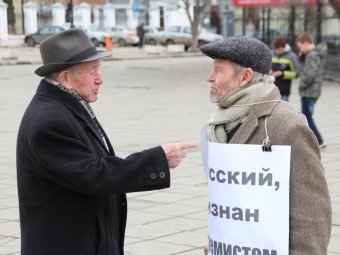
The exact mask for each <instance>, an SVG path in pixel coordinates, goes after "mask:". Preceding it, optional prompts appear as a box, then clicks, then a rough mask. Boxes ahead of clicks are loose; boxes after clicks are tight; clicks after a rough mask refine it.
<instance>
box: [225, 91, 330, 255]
mask: <svg viewBox="0 0 340 255" xmlns="http://www.w3.org/2000/svg"><path fill="white" fill-rule="evenodd" d="M275 99H280V94H279V91H278V89H277V88H274V89H273V91H272V92H271V93H270V94H269V95H268V96H267V97H266V98H265V99H264V101H269V100H275ZM266 116H268V119H267V130H268V135H269V138H270V140H271V144H272V145H291V172H290V223H289V224H290V226H289V232H290V234H289V255H326V254H327V246H328V243H329V239H330V233H331V227H332V219H331V202H330V197H329V193H328V187H327V183H326V179H325V174H324V169H323V166H322V164H321V160H320V150H319V145H318V142H317V140H316V138H315V136H314V134H313V133H312V131H311V130H310V129H309V127H308V126H307V124H306V123H305V121H304V119H303V118H302V117H301V115H299V114H298V112H297V110H295V109H294V108H293V107H292V106H291V105H290V104H289V103H286V102H284V101H282V102H271V103H265V104H260V105H256V106H254V108H253V110H252V111H251V112H250V114H249V115H248V116H247V117H246V118H245V119H244V121H243V123H242V125H241V126H240V127H239V128H238V130H237V131H236V133H235V134H234V136H233V137H232V139H231V140H230V143H235V144H262V142H263V140H264V139H265V138H266V134H265V118H266ZM268 153H270V152H268ZM277 220H278V221H279V220H280V219H277Z"/></svg>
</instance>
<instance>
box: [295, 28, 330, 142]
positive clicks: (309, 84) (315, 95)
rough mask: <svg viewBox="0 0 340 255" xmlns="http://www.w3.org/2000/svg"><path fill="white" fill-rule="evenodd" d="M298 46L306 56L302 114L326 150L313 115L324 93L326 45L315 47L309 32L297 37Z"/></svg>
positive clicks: (303, 67) (300, 86)
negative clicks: (322, 92)
mask: <svg viewBox="0 0 340 255" xmlns="http://www.w3.org/2000/svg"><path fill="white" fill-rule="evenodd" d="M296 45H297V47H298V49H299V51H300V53H301V54H303V55H304V63H303V64H302V67H301V68H300V70H301V72H300V85H299V93H300V96H301V112H302V113H303V114H304V115H306V118H307V121H308V125H309V127H310V128H311V129H312V130H313V132H314V134H315V136H316V138H317V139H318V142H319V146H320V149H324V148H326V144H325V142H324V139H323V137H322V135H321V133H320V131H319V129H318V128H317V126H316V124H315V121H314V119H313V114H314V110H315V104H316V102H317V100H318V99H319V97H320V96H321V91H322V83H323V72H324V65H325V61H326V47H325V45H324V44H319V45H315V43H314V40H313V37H312V35H311V34H310V33H308V32H304V33H301V34H300V35H299V36H298V37H297V39H296Z"/></svg>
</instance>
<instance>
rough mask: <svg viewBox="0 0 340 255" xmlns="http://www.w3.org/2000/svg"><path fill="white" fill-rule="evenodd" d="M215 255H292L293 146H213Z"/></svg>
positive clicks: (211, 183)
mask: <svg viewBox="0 0 340 255" xmlns="http://www.w3.org/2000/svg"><path fill="white" fill-rule="evenodd" d="M206 151H207V153H208V157H207V161H208V162H206V165H207V166H208V169H206V175H207V176H208V188H209V205H208V211H209V216H208V232H209V233H208V235H209V236H208V240H209V241H208V242H209V244H208V251H209V255H235V254H244V255H247V254H249V255H251V254H252V255H253V254H256V255H264V254H266V255H288V254H289V178H290V153H291V147H290V146H272V151H271V152H263V151H262V146H261V145H246V144H222V143H211V142H209V143H208V149H206Z"/></svg>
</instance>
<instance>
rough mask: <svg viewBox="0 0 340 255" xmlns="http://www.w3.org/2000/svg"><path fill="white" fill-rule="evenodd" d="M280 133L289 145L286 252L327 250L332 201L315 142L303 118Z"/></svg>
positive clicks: (318, 254) (298, 253)
mask: <svg viewBox="0 0 340 255" xmlns="http://www.w3.org/2000/svg"><path fill="white" fill-rule="evenodd" d="M283 137H285V140H286V139H287V140H286V141H288V144H291V148H292V151H291V155H292V156H291V157H292V158H291V177H290V237H289V242H290V246H289V248H290V252H289V254H290V255H311V254H313V255H324V254H327V246H328V243H329V240H330V232H331V226H332V222H331V221H332V219H331V202H330V197H329V192H328V187H327V182H326V178H325V174H324V169H323V166H322V163H321V160H320V150H319V147H318V143H317V141H316V138H315V137H314V134H313V133H312V132H311V130H310V129H309V128H308V126H307V125H305V124H304V123H302V122H299V123H298V124H296V122H295V124H294V125H291V126H290V127H289V128H287V129H286V134H285V135H284V136H283Z"/></svg>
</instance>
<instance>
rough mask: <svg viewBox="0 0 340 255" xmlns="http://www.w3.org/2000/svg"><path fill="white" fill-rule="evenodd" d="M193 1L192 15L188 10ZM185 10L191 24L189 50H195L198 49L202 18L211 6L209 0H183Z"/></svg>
mask: <svg viewBox="0 0 340 255" xmlns="http://www.w3.org/2000/svg"><path fill="white" fill-rule="evenodd" d="M191 2H194V3H195V6H194V15H193V16H192V15H191V12H190V6H191V5H190V3H191ZM183 3H184V6H185V11H186V13H187V15H188V18H189V21H190V26H191V33H192V41H191V47H190V48H191V51H197V50H198V46H199V44H198V36H199V32H200V31H199V30H200V26H201V25H202V23H203V20H204V19H205V18H206V17H207V15H208V14H209V11H210V6H211V0H194V1H190V0H183Z"/></svg>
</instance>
